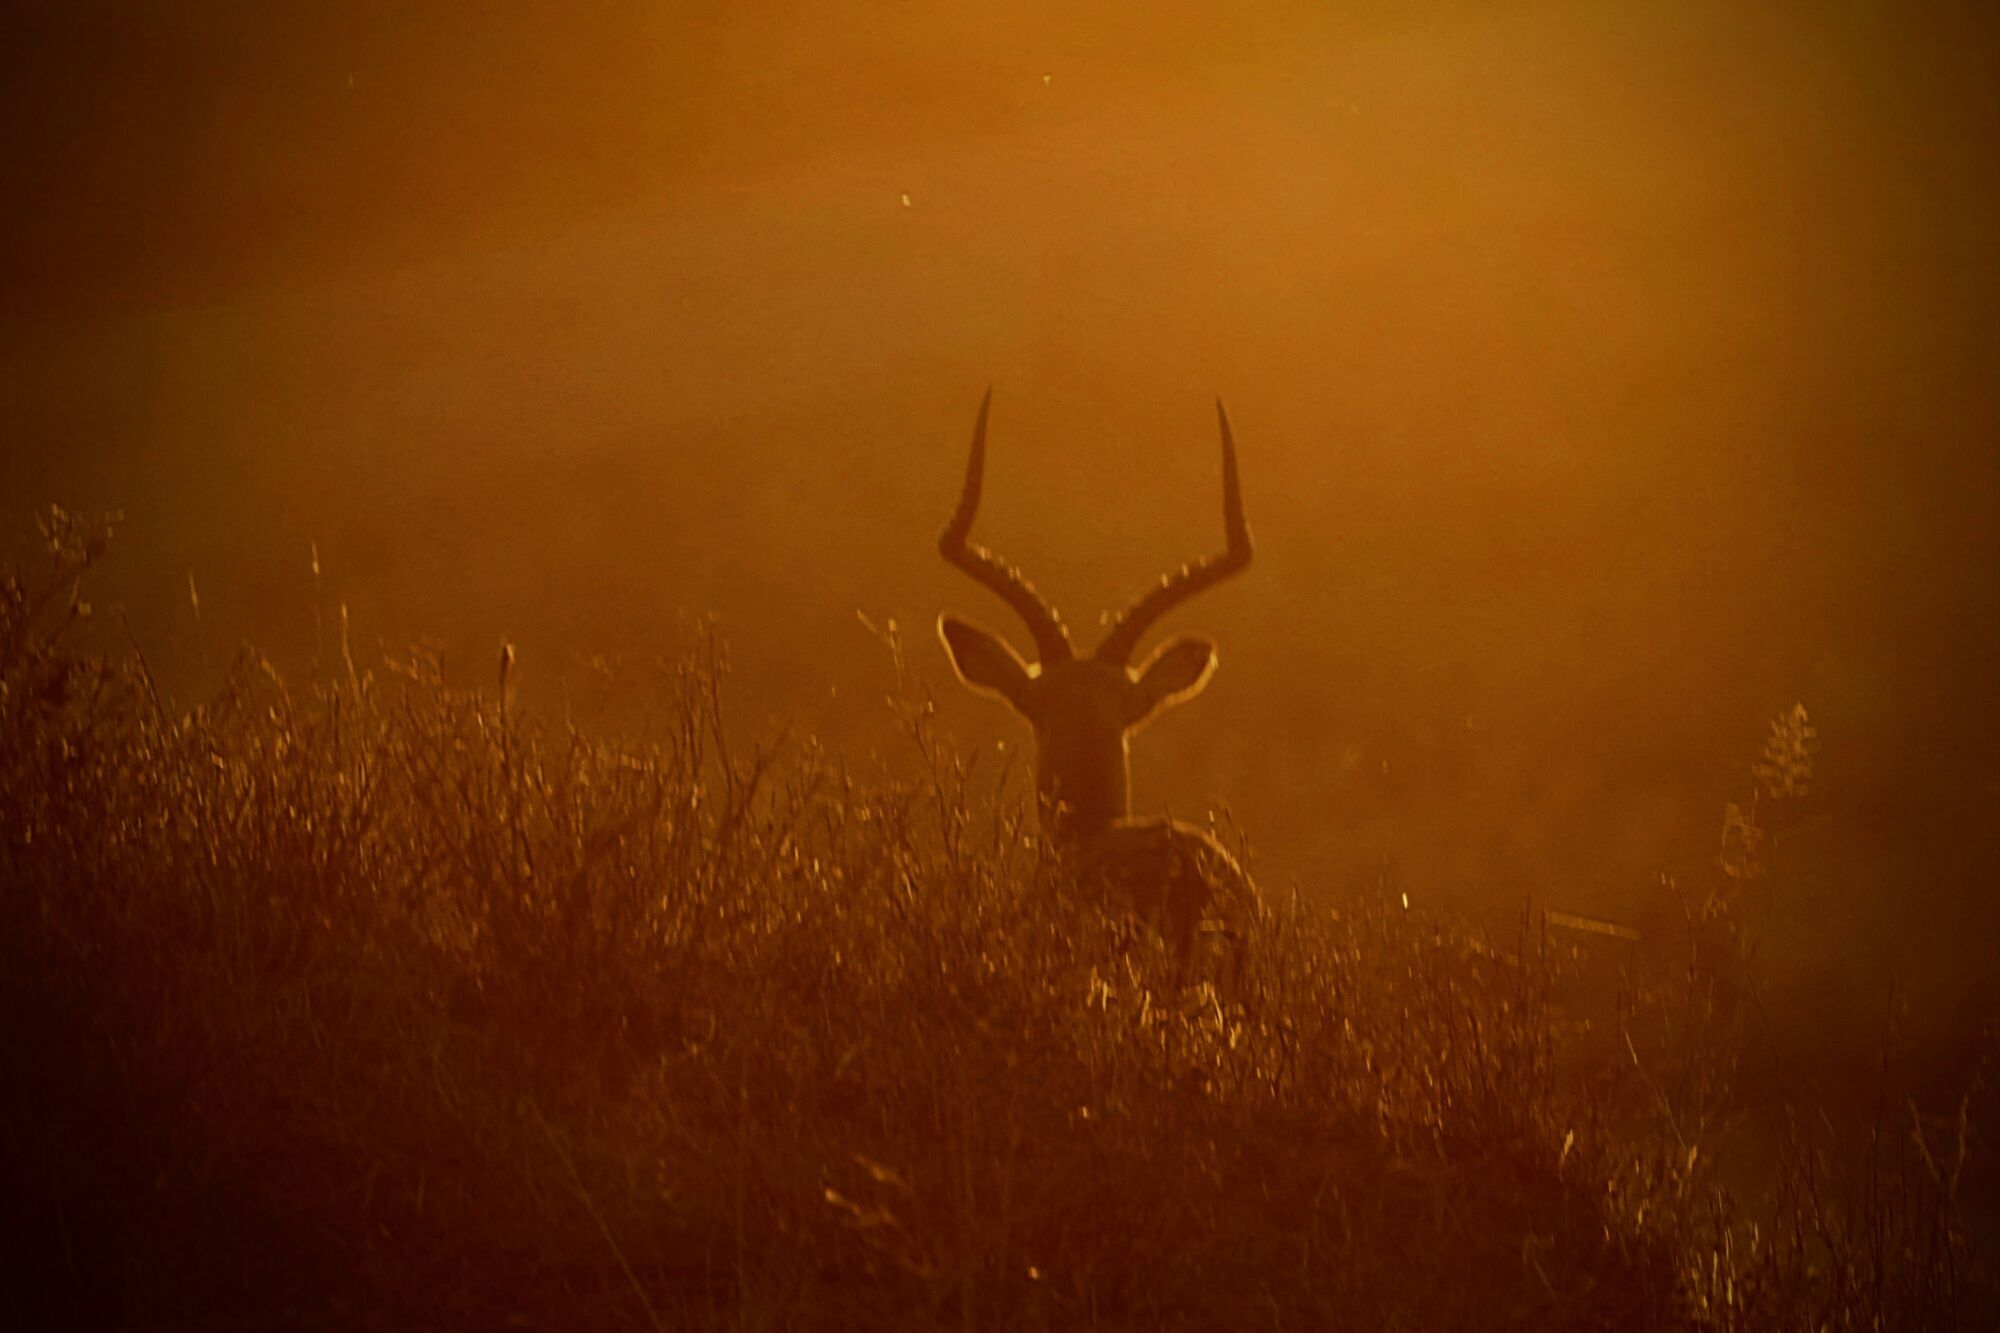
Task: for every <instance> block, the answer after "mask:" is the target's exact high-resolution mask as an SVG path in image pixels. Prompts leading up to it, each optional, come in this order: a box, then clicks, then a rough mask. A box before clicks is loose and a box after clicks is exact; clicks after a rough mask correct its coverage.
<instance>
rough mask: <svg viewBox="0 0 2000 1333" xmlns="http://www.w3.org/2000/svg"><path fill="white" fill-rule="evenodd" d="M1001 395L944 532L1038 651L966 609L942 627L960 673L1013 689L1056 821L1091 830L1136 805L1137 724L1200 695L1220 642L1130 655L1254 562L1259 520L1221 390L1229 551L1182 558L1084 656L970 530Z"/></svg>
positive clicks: (1191, 640)
mask: <svg viewBox="0 0 2000 1333" xmlns="http://www.w3.org/2000/svg"><path fill="white" fill-rule="evenodd" d="M992 401H993V391H992V390H991V389H988V390H987V391H986V397H985V399H984V400H982V401H981V402H980V404H979V420H978V422H977V423H976V424H975V425H974V426H973V430H972V457H971V460H970V462H968V463H967V465H966V469H965V493H964V494H963V496H961V497H960V499H959V502H958V511H957V512H956V513H955V514H953V515H952V518H951V522H950V523H949V524H948V525H947V526H946V527H945V530H944V535H943V536H942V537H940V538H939V539H938V550H939V552H940V553H941V554H942V555H943V556H944V558H945V559H946V560H948V561H950V562H951V563H952V564H954V565H956V566H958V567H959V568H960V569H962V570H964V571H965V572H966V573H968V574H970V575H971V576H972V577H973V579H974V580H976V581H977V582H979V583H980V584H982V585H984V586H985V587H987V588H989V589H991V590H992V591H993V592H995V593H997V594H999V596H1000V598H1001V599H1002V600H1003V601H1005V602H1006V603H1007V604H1008V605H1009V606H1010V607H1012V608H1013V609H1014V611H1015V613H1016V614H1018V615H1019V616H1020V617H1021V619H1022V620H1023V621H1025V622H1026V624H1027V628H1028V634H1029V637H1030V638H1032V639H1033V640H1034V645H1035V659H1036V660H1035V661H1033V662H1029V661H1026V660H1024V659H1023V658H1022V657H1021V655H1020V654H1019V653H1017V652H1015V651H1014V649H1013V647H1012V646H1011V645H1010V644H1008V642H1007V641H1006V640H1005V639H1003V638H1001V637H1000V636H999V635H997V634H994V633H993V632H991V631H990V630H987V629H983V628H981V627H980V626H978V625H974V624H972V623H971V622H969V621H965V620H960V619H958V618H957V617H956V616H949V615H947V616H940V617H939V618H938V635H939V637H941V638H942V639H943V640H944V646H945V651H946V652H947V653H948V654H950V656H951V664H952V667H953V669H954V670H956V671H957V672H958V678H959V679H960V680H962V681H964V682H965V683H966V684H967V685H969V686H971V687H972V688H973V689H975V690H979V691H981V692H983V693H987V694H992V695H996V696H997V697H999V698H1000V699H1003V700H1005V701H1006V702H1007V703H1008V704H1010V705H1012V706H1013V708H1014V710H1015V711H1016V712H1018V713H1020V714H1021V715H1022V716H1023V717H1025V718H1027V719H1028V722H1029V724H1030V725H1031V726H1033V727H1034V729H1035V786H1036V790H1037V792H1038V793H1039V795H1040V797H1041V800H1042V803H1043V804H1044V806H1045V807H1046V808H1047V809H1049V810H1050V811H1052V812H1053V814H1054V818H1055V820H1056V826H1055V830H1054V831H1058V832H1073V833H1078V834H1083V833H1089V832H1091V831H1093V830H1095V829H1098V828H1102V827H1103V826H1104V825H1106V824H1108V823H1110V822H1111V821H1112V820H1114V819H1120V818H1123V817H1125V816H1126V815H1128V814H1130V813H1131V809H1130V802H1131V771H1130V765H1129V761H1128V753H1129V751H1128V747H1127V741H1128V739H1129V738H1130V736H1131V734H1132V732H1133V731H1135V730H1137V729H1138V728H1139V727H1141V726H1143V725H1144V724H1145V723H1146V722H1147V721H1149V720H1151V719H1152V718H1154V717H1157V716H1158V715H1159V714H1160V713H1162V712H1164V711H1165V710H1166V709H1168V708H1171V707H1172V706H1173V705H1175V704H1177V703H1180V702H1181V701H1182V700H1184V699H1191V698H1193V697H1194V696H1195V695H1196V694H1199V693H1200V692H1201V689H1202V687H1203V686H1205V685H1207V684H1208V678H1209V676H1210V675H1212V674H1213V673H1214V671H1215V645H1214V644H1213V643H1212V642H1210V641H1209V640H1207V639H1204V638H1197V637H1195V636H1192V635H1184V636H1182V637H1180V638H1176V639H1173V640H1170V641H1169V642H1168V643H1167V644H1166V645H1165V646H1164V647H1162V648H1160V649H1159V650H1158V651H1157V652H1155V653H1153V654H1152V656H1150V657H1149V658H1147V659H1146V660H1145V662H1144V663H1143V664H1142V665H1139V666H1137V667H1135V666H1133V665H1132V654H1133V650H1134V649H1135V648H1137V647H1138V646H1139V641H1140V639H1142V638H1143V637H1144V636H1145V634H1146V631H1147V630H1149V629H1151V628H1152V626H1153V624H1154V622H1156V621H1157V620H1159V619H1160V617H1161V616H1163V615H1165V614H1166V613H1167V612H1168V611H1170V610H1172V609H1173V608H1174V607H1176V606H1178V605H1179V604H1180V603H1182V602H1184V601H1186V600H1188V599H1189V598H1191V597H1193V596H1194V595H1195V594H1197V593H1199V592H1202V591H1204V590H1205V589H1207V588H1210V587H1212V586H1214V585H1215V584H1217V583H1220V582H1221V581H1222V580H1223V579H1226V578H1228V577H1229V576H1230V575H1232V574H1234V573H1236V572H1238V571H1239V570H1241V569H1242V568H1243V567H1244V566H1245V565H1248V564H1249V563H1250V528H1249V525H1248V524H1246V523H1245V522H1244V521H1243V496H1242V493H1241V491H1240V489H1239V488H1238V486H1237V481H1236V443H1235V441H1234V440H1233V439H1232V438H1231V437H1230V434H1229V416H1228V414H1227V413H1225V412H1224V411H1223V410H1222V403H1221V402H1220V400H1218V401H1217V402H1216V405H1215V411H1216V416H1217V418H1218V420H1219V421H1220V422H1221V424H1222V518H1223V526H1224V528H1225V530H1226V532H1227V535H1228V542H1227V546H1226V548H1225V549H1224V551H1223V552H1222V554H1220V555H1215V556H1210V557H1209V558H1208V559H1206V560H1203V561H1200V562H1198V563H1196V564H1193V565H1183V566H1182V567H1181V569H1180V571H1179V572H1178V573H1175V574H1171V575H1167V576H1165V577H1163V578H1161V579H1160V581H1159V582H1158V583H1156V584H1155V585H1154V586H1153V587H1152V588H1150V589H1148V590H1147V592H1146V593H1145V594H1144V595H1143V596H1141V597H1140V598H1139V599H1138V600H1137V601H1135V602H1133V603H1132V604H1131V605H1130V606H1128V607H1126V608H1125V610H1123V611H1121V612H1120V613H1119V614H1118V616H1117V617H1116V619H1114V620H1113V621H1112V623H1111V629H1110V631H1109V632H1108V633H1107V634H1106V635H1105V636H1104V642H1103V643H1101V644H1099V645H1098V648H1097V651H1096V652H1095V653H1093V654H1091V655H1090V656H1088V657H1078V656H1077V655H1076V654H1075V652H1074V651H1072V649H1071V647H1070V640H1069V630H1068V628H1067V627H1066V626H1064V624H1063V621H1062V616H1061V615H1060V614H1059V613H1058V612H1057V611H1056V609H1055V607H1054V606H1052V605H1050V603H1049V602H1048V601H1047V599H1045V598H1044V597H1043V596H1042V595H1041V594H1040V593H1038V592H1036V591H1035V586H1034V585H1033V584H1032V583H1030V582H1028V580H1027V579H1026V578H1025V577H1023V575H1022V574H1021V571H1020V570H1018V569H1016V568H1014V566H1012V565H1010V564H1008V563H1006V562H1005V561H1004V560H1002V559H1000V557H998V556H996V555H994V554H993V552H991V551H989V550H987V549H986V548H985V547H983V546H978V545H971V544H968V543H967V541H966V538H967V536H968V535H969V534H970V532H971V530H972V520H973V517H974V516H975V515H976V514H977V513H978V511H979V490H980V483H981V480H982V478H983V475H984V473H985V468H986V413H987V409H988V408H989V407H990V406H991V404H992Z"/></svg>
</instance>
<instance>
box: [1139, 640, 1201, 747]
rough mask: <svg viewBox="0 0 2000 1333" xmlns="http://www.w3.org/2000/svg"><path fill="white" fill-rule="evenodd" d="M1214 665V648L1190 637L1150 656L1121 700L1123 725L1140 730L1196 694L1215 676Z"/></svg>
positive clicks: (1174, 642)
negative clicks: (1123, 716)
mask: <svg viewBox="0 0 2000 1333" xmlns="http://www.w3.org/2000/svg"><path fill="white" fill-rule="evenodd" d="M1215 661H1216V658H1215V644H1214V643H1213V642H1212V641H1210V640H1208V639H1203V638H1197V637H1196V636H1194V635H1191V634H1189V635H1183V636H1181V637H1180V638H1178V639H1175V640H1174V641H1173V642H1171V643H1169V644H1167V645H1166V647H1164V648H1162V649H1160V651H1158V652H1157V653H1154V654H1153V655H1152V656H1151V657H1150V658H1148V659H1147V660H1146V665H1144V666H1142V667H1140V668H1139V670H1138V671H1137V672H1135V673H1133V679H1132V688H1131V690H1130V691H1128V692H1127V694H1126V696H1125V697H1126V704H1125V725H1126V726H1128V727H1137V726H1141V725H1143V724H1145V723H1147V722H1150V721H1152V720H1153V719H1154V718H1155V717H1158V716H1159V715H1160V714H1161V713H1163V712H1165V711H1166V710H1167V709H1169V708H1172V707H1173V706H1174V705H1175V704H1177V703H1180V702H1182V701H1183V700H1186V699H1192V698H1194V696H1195V695H1197V694H1200V693H1201V691H1202V687H1203V686H1205V685H1207V684H1208V678H1209V677H1210V676H1212V675H1214V674H1215Z"/></svg>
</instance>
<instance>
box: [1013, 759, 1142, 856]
mask: <svg viewBox="0 0 2000 1333" xmlns="http://www.w3.org/2000/svg"><path fill="white" fill-rule="evenodd" d="M1035 788H1036V791H1037V792H1038V794H1039V795H1040V798H1041V806H1042V811H1043V814H1042V825H1043V828H1044V830H1045V831H1046V832H1048V834H1049V835H1050V836H1051V837H1053V838H1055V839H1057V840H1058V841H1063V842H1080V841H1082V840H1084V839H1086V838H1089V837H1091V836H1093V835H1094V834H1097V833H1099V832H1102V831H1103V830H1104V829H1106V828H1109V827H1110V826H1111V825H1112V823H1113V822H1115V821H1117V820H1120V819H1125V818H1128V817H1129V816H1130V815H1131V813H1132V767H1131V759H1130V756H1129V753H1128V752H1127V749H1126V747H1125V744H1124V742H1123V740H1122V738H1121V740H1120V742H1119V745H1118V747H1117V750H1116V752H1115V753H1103V752H1101V751H1099V752H1087V753H1083V754H1074V753H1073V754H1063V753H1061V752H1060V751H1053V752H1052V747H1050V746H1049V745H1047V744H1043V745H1041V746H1040V747H1039V750H1038V754H1037V756H1036V781H1035Z"/></svg>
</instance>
